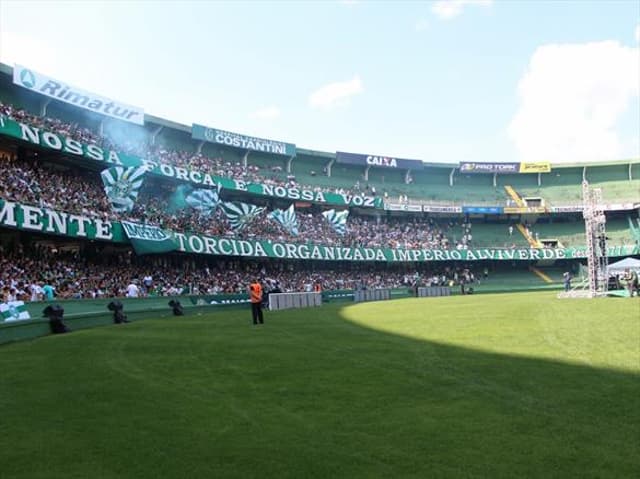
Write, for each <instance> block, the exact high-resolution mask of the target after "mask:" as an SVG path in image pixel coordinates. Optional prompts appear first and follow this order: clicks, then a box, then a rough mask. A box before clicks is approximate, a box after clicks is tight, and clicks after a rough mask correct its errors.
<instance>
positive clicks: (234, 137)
mask: <svg viewBox="0 0 640 479" xmlns="http://www.w3.org/2000/svg"><path fill="white" fill-rule="evenodd" d="M191 137H192V138H193V139H194V140H202V141H208V142H209V143H217V144H219V145H226V146H232V147H234V148H242V149H243V150H251V151H260V152H262V153H271V154H274V155H284V156H296V145H294V144H293V143H285V142H282V141H275V140H266V139H264V138H254V137H252V136H245V135H241V134H239V133H232V132H230V131H225V130H218V129H217V128H208V127H206V126H202V125H196V124H195V123H194V124H193V125H192V127H191Z"/></svg>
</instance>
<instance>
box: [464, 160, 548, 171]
mask: <svg viewBox="0 0 640 479" xmlns="http://www.w3.org/2000/svg"><path fill="white" fill-rule="evenodd" d="M458 168H459V169H460V172H461V173H491V174H493V173H549V172H550V171H551V163H549V162H548V161H538V162H526V163H478V162H475V161H461V162H460V165H459V167H458Z"/></svg>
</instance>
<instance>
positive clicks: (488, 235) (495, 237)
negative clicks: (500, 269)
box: [471, 223, 529, 248]
mask: <svg viewBox="0 0 640 479" xmlns="http://www.w3.org/2000/svg"><path fill="white" fill-rule="evenodd" d="M472 224H473V226H472V228H471V233H472V235H473V245H474V247H478V248H483V247H487V248H488V247H491V248H510V247H512V246H513V245H515V246H516V247H518V248H528V247H529V243H528V242H527V239H526V238H525V237H524V236H522V234H521V233H520V232H519V231H518V230H517V229H516V228H514V231H513V235H512V236H509V225H508V224H495V223H494V224H489V223H472Z"/></svg>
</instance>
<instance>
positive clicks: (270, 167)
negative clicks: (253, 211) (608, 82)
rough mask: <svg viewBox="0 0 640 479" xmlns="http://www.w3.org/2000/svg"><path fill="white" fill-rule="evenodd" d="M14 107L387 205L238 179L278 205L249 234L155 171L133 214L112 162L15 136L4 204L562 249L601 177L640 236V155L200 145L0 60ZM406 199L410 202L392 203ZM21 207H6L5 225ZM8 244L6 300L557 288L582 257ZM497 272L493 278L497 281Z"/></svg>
mask: <svg viewBox="0 0 640 479" xmlns="http://www.w3.org/2000/svg"><path fill="white" fill-rule="evenodd" d="M0 117H4V118H7V119H13V120H16V121H18V122H23V123H24V124H26V125H30V126H34V127H37V128H40V129H42V130H43V131H44V130H46V131H51V132H54V133H57V134H59V135H61V136H65V137H70V138H73V139H75V140H77V141H79V142H81V143H83V144H95V145H99V146H101V147H103V148H106V149H112V150H115V151H118V152H120V153H124V154H129V155H134V156H137V157H140V158H145V159H148V160H151V161H155V162H158V163H162V164H165V165H169V166H171V167H181V168H185V169H188V170H194V171H200V172H206V173H210V174H212V175H215V176H217V177H219V178H233V179H235V180H242V181H243V182H246V183H253V184H259V185H278V186H286V187H288V188H307V189H309V190H312V191H323V192H337V193H341V194H345V195H354V194H355V195H364V196H367V197H375V198H377V199H383V200H384V203H382V202H381V203H378V204H376V207H367V208H365V207H356V206H353V205H351V206H349V205H348V204H342V205H341V206H340V207H339V206H336V205H335V204H323V203H318V202H313V201H301V200H291V199H287V198H281V197H271V196H268V195H265V194H259V193H253V192H250V191H244V190H240V189H238V190H233V189H225V188H223V189H222V190H221V191H220V199H221V200H222V201H231V200H232V201H242V202H244V203H246V204H247V205H249V206H251V205H255V206H259V207H261V208H264V209H265V211H264V213H263V214H262V215H261V216H260V217H258V218H257V219H255V220H254V221H252V222H247V224H246V225H245V227H244V229H242V230H236V229H234V226H233V225H232V223H231V222H230V220H229V218H227V217H226V216H225V215H224V214H223V212H222V211H221V210H220V209H218V210H217V211H215V213H213V214H207V213H206V212H202V211H198V210H195V209H189V208H183V209H178V208H176V207H175V203H174V198H175V197H176V195H178V193H179V190H180V188H182V187H184V186H185V183H184V182H181V181H176V180H175V179H173V178H165V177H158V176H155V177H154V176H150V177H149V178H148V179H146V180H145V182H144V185H143V186H142V187H141V189H140V192H139V195H138V197H137V199H136V204H135V206H134V207H133V209H132V210H131V211H128V212H120V213H117V212H114V211H113V209H112V207H111V203H110V201H109V199H108V197H107V195H106V194H105V192H104V189H103V184H102V181H101V179H100V170H101V169H103V168H104V167H105V166H104V164H97V163H94V162H91V161H78V159H77V158H73V157H72V156H70V155H68V154H63V153H60V152H57V151H55V152H54V151H51V150H47V149H46V148H41V147H37V146H35V145H30V144H27V143H25V142H24V141H20V140H19V139H16V138H15V137H14V138H11V137H8V136H0V157H1V158H2V161H0V174H2V175H3V178H5V181H4V182H3V183H2V187H1V189H0V200H3V201H5V202H6V201H14V202H17V203H20V204H22V205H28V206H31V207H34V208H51V209H54V210H56V211H60V212H65V213H67V214H75V215H82V216H83V217H88V218H97V219H100V220H102V221H113V222H118V221H123V220H124V221H133V222H136V223H138V224H141V225H146V226H153V227H159V228H162V229H164V230H167V231H172V232H182V233H193V234H203V235H211V236H213V237H216V238H233V239H239V240H256V241H257V240H260V241H265V242H267V243H275V242H287V243H296V244H304V245H323V246H336V247H343V248H388V249H391V250H402V251H408V250H413V251H431V250H438V251H464V250H468V249H474V248H487V249H491V250H492V251H495V250H506V251H515V250H519V251H521V250H528V249H529V248H533V249H538V247H542V246H543V244H542V243H543V242H545V240H553V241H557V242H558V245H559V246H561V247H566V248H582V247H583V246H584V243H585V237H584V226H583V222H582V218H581V214H580V211H579V210H578V209H571V208H569V209H568V210H558V211H556V210H554V209H553V208H555V207H558V206H563V205H569V206H571V205H576V204H579V203H580V202H581V183H582V180H583V177H586V178H588V179H589V180H590V181H591V182H592V183H594V184H596V185H601V186H602V187H603V191H604V197H605V200H607V201H610V202H612V203H613V206H612V207H611V208H610V209H609V210H607V216H608V218H609V221H608V224H607V234H608V237H609V240H608V241H609V244H610V245H611V246H633V245H634V244H636V233H635V232H634V231H633V230H632V229H631V228H630V227H629V220H628V218H629V217H631V218H633V219H634V220H635V219H636V218H637V217H638V213H637V208H638V204H640V193H639V191H640V161H638V160H630V161H624V162H615V163H606V164H596V165H588V166H587V165H568V166H561V165H553V166H552V169H551V172H549V173H540V174H496V175H493V174H469V173H463V172H461V171H460V168H459V165H442V164H435V163H429V164H424V167H423V168H422V169H419V170H415V171H414V170H412V171H407V170H406V169H402V168H398V169H393V168H384V167H380V166H365V165H352V164H344V163H337V162H336V156H335V154H334V153H327V152H319V151H312V150H304V149H301V148H298V149H297V154H296V156H294V157H287V156H283V155H275V154H267V153H263V152H257V151H250V152H247V150H242V149H239V148H233V147H229V146H226V145H222V144H214V143H210V142H207V141H200V140H194V139H193V138H192V132H191V128H190V127H187V126H185V125H180V124H177V123H173V122H171V121H168V120H164V119H160V118H155V117H151V116H148V117H147V118H146V122H145V125H144V126H141V125H133V124H125V123H124V122H122V121H119V120H114V119H110V118H107V119H105V118H104V117H102V116H100V115H98V114H95V113H91V112H86V111H84V110H82V111H80V110H78V109H77V108H75V107H72V106H70V105H68V104H63V103H61V102H58V101H55V100H52V101H49V100H47V101H43V100H42V99H41V98H39V97H38V96H37V95H35V94H33V93H31V92H29V91H27V90H26V89H23V88H19V87H16V86H15V85H13V83H12V82H11V69H10V68H8V67H6V66H4V65H0ZM247 153H248V154H247ZM245 159H246V166H245ZM109 166H110V165H109ZM187 186H189V185H187ZM527 197H529V198H532V197H533V198H540V199H541V201H542V204H541V205H536V208H534V210H532V211H529V210H527V207H528V205H525V206H522V205H524V203H523V201H524V200H523V199H524V198H527ZM292 203H294V204H295V207H296V211H297V220H298V223H299V224H298V230H299V231H298V232H297V234H295V233H293V232H292V231H291V230H288V229H287V228H285V227H283V226H282V225H281V224H278V223H277V222H274V221H272V220H270V219H269V217H268V214H269V213H272V212H274V211H276V210H280V209H285V208H287V207H288V206H289V205H290V204H292ZM518 203H519V204H520V206H521V208H520V209H518V208H516V210H515V211H513V212H511V213H508V214H507V213H504V212H503V207H514V206H518ZM628 203H630V205H629V204H628ZM394 205H395V206H397V207H396V208H392V207H393V206H394ZM371 206H373V205H371ZM423 206H425V208H424V210H423ZM427 206H432V207H436V208H435V209H429V208H427ZM482 206H491V207H495V208H496V209H497V211H493V212H487V211H485V210H483V209H482V208H480V209H479V210H474V211H472V212H471V213H469V212H468V211H466V210H465V208H467V207H482ZM409 207H413V209H410V208H409ZM437 207H442V208H443V209H440V210H439V209H437ZM330 208H336V209H338V210H340V209H345V208H348V210H349V218H348V221H347V226H346V233H345V234H340V233H339V232H337V231H336V230H335V229H334V228H332V227H331V226H330V224H329V223H328V222H327V221H326V219H325V218H324V217H323V215H322V213H325V212H327V210H329V209H330ZM392 209H393V211H391V210H392ZM7 217H8V216H7V214H5V219H6V218H7ZM632 224H633V223H632ZM8 226H12V225H8ZM510 227H512V231H511V232H510ZM0 246H1V248H2V251H1V256H0V260H1V261H2V264H3V270H2V271H3V273H2V275H1V276H0V286H1V287H2V291H3V296H4V299H10V298H12V297H14V298H17V297H20V298H24V299H32V297H33V299H39V297H38V294H39V293H37V291H38V289H37V288H38V287H42V284H43V282H44V281H49V282H53V283H54V286H55V288H56V290H57V291H58V294H59V297H61V298H92V297H101V296H121V295H123V294H124V291H125V288H126V286H127V284H128V282H129V281H131V280H132V279H135V280H136V281H142V279H143V278H144V277H145V276H151V277H152V278H153V282H154V285H155V287H156V289H154V290H153V291H148V292H147V293H148V294H151V293H152V294H155V295H175V294H186V293H188V294H192V295H198V294H223V293H229V294H232V293H240V292H243V291H244V288H245V286H246V282H247V280H248V279H249V278H250V277H251V276H252V275H254V274H255V273H256V272H257V273H259V274H260V275H261V276H262V277H264V278H265V280H266V279H267V278H269V279H272V280H274V281H275V280H277V281H279V282H280V284H281V286H282V289H283V290H285V291H287V290H289V291H296V290H307V289H308V288H309V285H311V284H314V283H315V282H320V283H321V284H322V288H323V289H339V290H342V289H354V288H359V287H369V288H373V287H384V288H408V287H412V286H414V285H415V284H417V283H421V284H431V283H433V282H435V283H436V284H447V285H454V286H455V285H457V284H459V283H460V282H461V281H462V279H463V278H465V277H466V279H467V280H469V281H472V282H474V283H475V284H478V286H479V289H480V290H483V289H484V290H486V291H489V290H491V291H496V290H512V289H522V288H527V287H531V288H548V287H558V286H559V285H560V283H561V274H562V271H563V270H566V268H567V267H568V268H575V267H576V262H575V260H574V261H572V262H569V263H567V264H562V263H561V264H557V263H558V262H557V261H556V264H555V265H554V266H551V267H549V264H553V261H551V262H550V263H549V262H548V261H547V262H543V263H541V264H538V265H537V266H541V265H544V271H542V270H537V272H536V270H533V269H532V268H534V267H536V264H537V262H536V261H535V260H532V259H527V260H521V261H515V260H512V261H496V260H494V259H493V258H492V259H486V260H482V261H476V262H469V263H466V262H463V261H455V259H456V258H457V257H456V256H453V257H452V258H453V259H452V260H449V261H438V262H433V263H431V262H429V261H424V262H420V261H415V260H411V259H410V256H402V255H400V256H399V258H400V259H399V260H397V261H394V262H384V261H379V260H378V261H376V262H373V261H360V262H358V261H335V262H332V261H320V260H315V261H312V260H296V259H292V258H289V259H282V258H281V259H279V260H267V259H260V260H256V259H253V260H252V259H248V258H243V259H238V258H236V257H232V256H214V255H209V256H206V255H199V256H194V255H185V254H182V253H177V252H176V253H167V254H163V255H150V256H139V255H136V254H135V253H134V252H133V251H132V249H131V246H130V245H129V244H127V243H126V242H123V243H110V242H105V241H91V242H89V241H86V240H82V239H81V238H80V239H79V238H64V237H60V236H53V235H51V234H45V233H43V232H35V231H26V230H24V229H22V230H16V229H15V228H13V229H12V228H9V227H2V228H0ZM394 257H395V256H394ZM458 257H460V258H461V257H462V256H458ZM505 258H509V257H508V256H505ZM480 259H482V258H480ZM387 261H388V259H387ZM485 270H487V271H491V274H489V275H488V276H486V277H485V276H484V272H485ZM541 273H542V274H541ZM471 276H473V278H471ZM544 277H547V278H550V280H551V283H549V282H548V281H546V280H543V279H541V278H544ZM434 278H435V279H434ZM478 281H480V282H479V283H477V282H478ZM34 290H35V291H36V294H35V296H33V294H34Z"/></svg>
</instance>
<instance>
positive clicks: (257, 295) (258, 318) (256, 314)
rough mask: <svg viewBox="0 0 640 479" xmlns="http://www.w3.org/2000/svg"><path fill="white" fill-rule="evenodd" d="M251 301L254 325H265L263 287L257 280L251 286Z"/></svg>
mask: <svg viewBox="0 0 640 479" xmlns="http://www.w3.org/2000/svg"><path fill="white" fill-rule="evenodd" d="M249 301H251V314H252V316H253V324H264V318H263V317H262V286H261V285H260V281H259V280H258V279H257V278H256V279H254V280H253V283H251V284H250V285H249Z"/></svg>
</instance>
